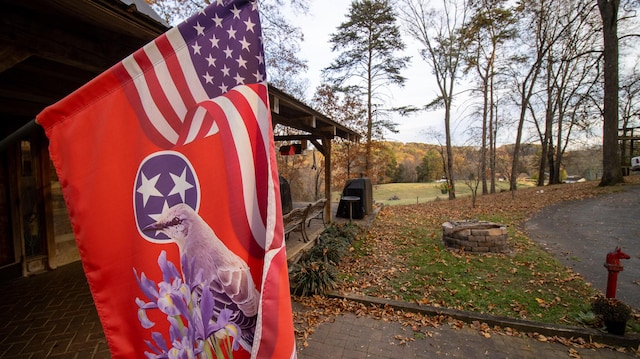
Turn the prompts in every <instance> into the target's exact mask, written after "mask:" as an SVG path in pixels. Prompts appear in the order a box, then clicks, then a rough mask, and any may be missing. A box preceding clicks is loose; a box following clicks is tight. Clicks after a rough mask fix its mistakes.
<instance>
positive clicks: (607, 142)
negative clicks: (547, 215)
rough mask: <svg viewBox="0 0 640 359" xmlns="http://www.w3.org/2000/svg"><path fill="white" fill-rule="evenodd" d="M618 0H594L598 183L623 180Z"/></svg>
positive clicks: (614, 182)
mask: <svg viewBox="0 0 640 359" xmlns="http://www.w3.org/2000/svg"><path fill="white" fill-rule="evenodd" d="M619 5H620V1H619V0H598V8H599V9H600V15H601V17H602V34H603V39H604V120H603V123H602V179H601V180H600V186H612V185H615V184H618V183H622V182H624V178H623V177H622V168H621V167H620V166H621V163H620V149H619V147H618V7H619Z"/></svg>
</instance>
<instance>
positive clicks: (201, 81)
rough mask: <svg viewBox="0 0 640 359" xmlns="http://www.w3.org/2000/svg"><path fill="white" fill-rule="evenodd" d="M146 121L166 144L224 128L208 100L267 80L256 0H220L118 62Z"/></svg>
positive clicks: (118, 71) (152, 136) (144, 124)
mask: <svg viewBox="0 0 640 359" xmlns="http://www.w3.org/2000/svg"><path fill="white" fill-rule="evenodd" d="M114 70H115V71H116V74H117V75H118V77H119V79H120V81H122V82H123V83H129V82H130V83H131V85H133V86H126V88H127V91H128V95H129V98H130V100H131V101H132V102H133V105H134V107H135V108H136V111H137V112H138V118H139V119H140V123H141V125H142V127H143V128H144V129H145V132H146V133H147V135H148V136H149V138H150V139H151V140H152V141H153V142H154V143H155V144H156V145H158V146H160V147H162V148H171V147H173V146H175V145H184V144H187V143H189V142H192V141H194V140H195V139H197V138H201V137H206V136H208V135H212V134H214V133H216V132H217V131H218V128H216V123H215V122H213V121H212V119H211V118H208V117H209V116H207V113H206V110H205V109H204V108H202V106H199V104H201V102H202V101H206V100H209V99H213V98H216V97H219V96H222V95H225V94H227V93H228V92H229V91H230V90H232V89H233V88H235V87H237V86H242V85H247V84H265V78H266V75H265V65H264V55H263V47H262V37H261V34H260V20H259V15H258V7H257V3H256V2H255V1H247V0H245V1H237V0H232V1H229V0H217V1H216V2H215V3H214V4H212V5H211V6H209V7H207V8H205V9H202V10H201V11H200V12H199V13H197V14H196V15H194V16H192V17H191V18H189V19H188V20H186V21H185V22H183V23H181V24H180V25H178V26H177V27H175V28H173V29H171V30H169V31H168V32H167V33H166V34H164V35H161V36H160V37H158V38H157V39H156V40H154V41H153V42H151V43H149V44H148V45H146V46H145V47H143V48H142V49H140V50H138V51H137V52H135V53H134V54H132V55H131V56H129V57H127V58H126V59H125V60H123V61H122V62H121V63H120V64H118V65H116V66H115V67H114Z"/></svg>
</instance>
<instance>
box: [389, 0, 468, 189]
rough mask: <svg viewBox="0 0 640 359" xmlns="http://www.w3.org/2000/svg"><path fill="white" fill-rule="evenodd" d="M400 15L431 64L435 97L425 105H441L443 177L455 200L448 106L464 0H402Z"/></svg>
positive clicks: (463, 20) (458, 67)
mask: <svg viewBox="0 0 640 359" xmlns="http://www.w3.org/2000/svg"><path fill="white" fill-rule="evenodd" d="M402 3H403V6H402V7H401V17H402V19H403V21H404V23H405V27H406V30H407V32H408V33H409V35H410V36H411V37H413V38H414V39H415V40H416V41H418V42H419V43H420V45H422V47H423V48H422V49H421V50H420V55H421V56H422V59H423V60H424V61H425V62H427V64H428V65H429V66H430V67H431V70H432V72H433V74H434V75H435V77H436V84H437V85H438V92H439V93H438V97H437V98H436V99H435V100H433V101H431V103H430V104H428V105H427V107H428V108H429V107H437V106H442V107H444V110H445V114H444V126H445V141H446V151H447V156H446V159H447V166H446V173H447V180H448V182H449V186H450V188H451V191H449V199H455V183H454V178H453V177H454V175H453V147H452V141H451V109H452V104H453V99H454V89H455V84H456V81H457V80H458V79H459V77H460V76H461V69H462V61H463V58H462V49H463V46H464V38H463V36H461V29H462V28H464V26H466V24H467V16H468V11H467V9H468V4H467V0H461V1H455V0H442V3H441V8H440V9H438V10H437V9H434V8H430V7H429V2H428V1H425V0H403V2H402Z"/></svg>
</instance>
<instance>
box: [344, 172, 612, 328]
mask: <svg viewBox="0 0 640 359" xmlns="http://www.w3.org/2000/svg"><path fill="white" fill-rule="evenodd" d="M386 186H389V185H384V186H376V187H377V188H374V197H375V196H376V194H375V193H376V192H377V191H380V190H381V188H382V187H386ZM393 186H394V187H395V189H394V190H395V191H396V193H401V189H400V188H399V187H398V186H403V185H397V184H396V185H393ZM405 186H406V187H407V188H405V189H403V190H402V193H407V194H408V193H410V191H411V190H412V189H413V190H415V189H416V188H420V187H419V186H414V185H405ZM431 188H433V184H431ZM433 189H434V190H436V189H435V188H433ZM421 190H424V188H421ZM619 190H621V187H608V188H601V187H598V186H597V183H580V184H571V185H556V186H547V187H545V188H544V192H540V191H539V190H537V189H536V188H525V189H521V190H518V191H516V193H515V196H514V197H512V194H511V193H508V192H505V193H498V194H494V195H487V196H479V198H478V203H477V206H476V208H471V200H470V198H460V197H459V199H457V200H455V201H435V202H430V203H423V204H413V205H404V206H402V205H399V206H385V207H383V209H382V211H381V212H380V214H379V215H378V217H377V219H376V221H375V222H374V224H373V226H372V227H371V228H370V229H369V231H368V233H367V234H366V235H365V236H363V238H360V239H359V240H358V241H356V242H355V243H354V245H353V248H352V251H351V255H350V257H349V258H348V259H347V260H345V261H344V262H343V263H342V265H341V268H340V271H341V277H342V278H343V280H344V288H343V290H347V291H350V292H355V293H360V294H365V295H371V296H377V297H383V298H390V299H396V300H405V301H409V302H417V303H421V304H427V305H433V306H441V307H447V308H455V309H460V310H467V311H475V312H481V313H489V314H494V315H502V316H508V317H515V318H522V319H530V320H536V321H541V322H548V323H560V324H579V320H578V319H576V318H578V317H579V316H580V315H583V314H584V313H585V312H588V311H589V310H590V301H591V298H592V297H593V296H594V295H595V294H597V293H596V291H595V290H594V289H593V288H592V287H591V286H590V285H589V284H588V283H586V282H585V281H584V279H583V278H582V277H581V276H579V275H578V274H576V273H574V272H572V271H571V270H570V269H568V268H565V267H564V266H563V265H562V264H561V263H560V262H559V261H558V260H557V259H556V258H554V257H553V256H552V255H551V254H549V253H547V252H546V251H545V250H544V249H542V248H541V247H540V246H538V245H536V244H535V243H534V242H533V241H531V240H530V239H529V238H527V237H526V235H525V233H523V231H522V228H523V223H524V221H525V220H526V219H527V218H528V217H530V216H531V215H532V214H533V213H535V212H536V211H538V210H540V209H542V208H544V207H545V206H548V205H552V204H554V203H558V202H561V201H567V200H572V199H579V198H584V197H590V196H596V195H601V194H604V193H610V192H615V191H619ZM378 194H379V193H378ZM388 194H389V192H387V194H385V195H388ZM462 219H477V220H488V221H493V222H499V223H504V224H506V225H507V226H508V230H509V246H510V248H511V253H509V254H486V255H477V254H468V253H465V252H460V251H452V250H449V249H446V248H445V247H444V246H443V244H442V239H441V233H442V227H441V225H442V223H444V222H446V221H449V220H462Z"/></svg>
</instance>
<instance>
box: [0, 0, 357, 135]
mask: <svg viewBox="0 0 640 359" xmlns="http://www.w3.org/2000/svg"><path fill="white" fill-rule="evenodd" d="M136 4H137V6H136ZM0 9H2V11H0V139H3V138H6V137H7V136H8V135H10V134H11V133H13V132H14V131H16V130H17V129H19V128H20V127H22V126H23V125H24V124H26V123H28V122H29V121H31V120H32V119H34V118H35V116H36V115H37V114H38V113H39V112H40V111H42V110H43V109H44V108H45V107H47V106H49V105H51V104H53V103H55V102H57V101H59V100H61V99H62V98H64V97H65V96H67V95H68V94H70V93H71V92H73V91H74V90H76V89H78V88H79V87H81V86H82V85H83V84H85V83H87V82H88V81H89V80H91V79H92V78H94V77H96V76H98V75H99V74H100V73H102V72H103V71H105V70H107V69H108V68H110V67H111V66H112V65H113V64H115V63H117V62H118V61H120V60H122V59H123V58H125V57H126V56H128V55H129V54H131V53H133V52H134V51H136V50H137V49H139V48H140V47H142V46H144V45H145V44H146V43H148V42H149V41H151V40H153V39H154V38H156V37H157V36H159V35H160V34H162V33H164V32H165V31H166V30H168V27H167V26H166V25H165V24H164V23H162V21H161V20H160V19H159V18H158V17H157V15H155V14H154V13H153V12H152V11H149V10H150V8H149V7H148V5H146V3H145V2H144V0H29V1H15V0H0ZM269 96H270V101H271V104H272V114H273V116H272V117H273V121H274V123H277V124H281V125H283V126H288V127H291V128H295V129H297V130H299V131H301V132H300V133H303V134H304V135H296V136H293V137H287V138H286V139H287V140H295V139H302V137H304V138H305V139H310V140H314V139H320V138H330V139H331V138H334V137H341V138H345V139H348V140H356V139H357V138H358V135H357V134H356V133H355V132H354V131H352V130H350V129H348V128H346V127H344V126H342V125H340V124H338V123H336V122H334V121H332V120H331V119H329V118H328V117H326V116H324V115H322V114H321V113H319V112H317V111H315V110H313V109H312V108H310V107H308V106H306V105H305V104H303V103H301V102H299V101H297V100H296V99H294V98H293V97H291V96H289V95H287V94H285V93H284V92H282V91H280V90H278V89H276V88H273V87H270V89H269Z"/></svg>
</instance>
